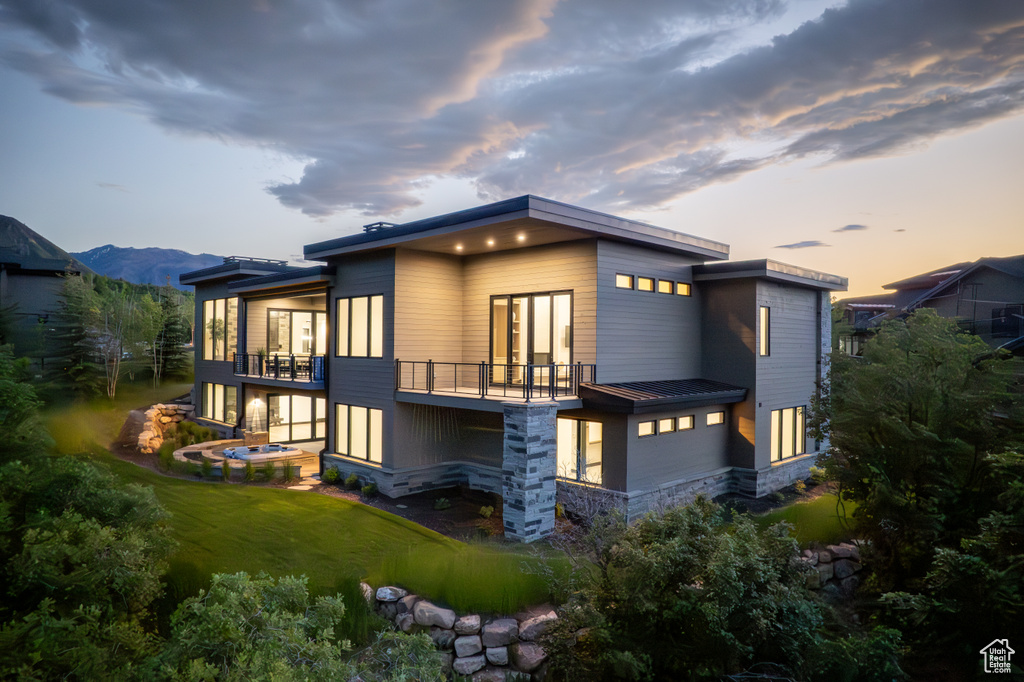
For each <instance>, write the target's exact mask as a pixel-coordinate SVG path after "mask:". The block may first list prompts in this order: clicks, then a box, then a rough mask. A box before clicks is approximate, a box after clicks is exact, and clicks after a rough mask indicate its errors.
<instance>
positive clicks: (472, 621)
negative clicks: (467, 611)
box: [455, 614, 480, 635]
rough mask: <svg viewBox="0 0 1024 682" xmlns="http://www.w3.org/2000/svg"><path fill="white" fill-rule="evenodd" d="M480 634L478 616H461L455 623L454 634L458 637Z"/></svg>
mask: <svg viewBox="0 0 1024 682" xmlns="http://www.w3.org/2000/svg"><path fill="white" fill-rule="evenodd" d="M478 632H480V616H478V615H476V614H473V615H469V616H463V617H462V618H459V619H458V620H457V621H455V633H456V634H459V635H475V634H477V633H478Z"/></svg>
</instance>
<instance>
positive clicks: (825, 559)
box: [818, 549, 832, 564]
mask: <svg viewBox="0 0 1024 682" xmlns="http://www.w3.org/2000/svg"><path fill="white" fill-rule="evenodd" d="M831 562H832V552H830V551H828V550H827V549H823V550H821V551H820V552H818V563H819V564H827V563H831Z"/></svg>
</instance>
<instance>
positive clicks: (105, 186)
mask: <svg viewBox="0 0 1024 682" xmlns="http://www.w3.org/2000/svg"><path fill="white" fill-rule="evenodd" d="M96 186H97V187H102V188H103V189H113V190H117V191H118V192H129V191H130V190H129V189H128V188H127V187H125V186H124V185H115V184H114V183H112V182H99V181H97V182H96Z"/></svg>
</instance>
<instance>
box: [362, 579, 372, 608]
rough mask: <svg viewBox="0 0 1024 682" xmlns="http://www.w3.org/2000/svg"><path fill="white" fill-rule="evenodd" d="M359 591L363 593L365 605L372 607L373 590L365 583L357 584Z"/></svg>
mask: <svg viewBox="0 0 1024 682" xmlns="http://www.w3.org/2000/svg"><path fill="white" fill-rule="evenodd" d="M359 589H361V590H362V591H363V599H365V600H366V603H367V604H369V605H370V606H373V588H372V587H370V586H369V585H368V584H367V583H359Z"/></svg>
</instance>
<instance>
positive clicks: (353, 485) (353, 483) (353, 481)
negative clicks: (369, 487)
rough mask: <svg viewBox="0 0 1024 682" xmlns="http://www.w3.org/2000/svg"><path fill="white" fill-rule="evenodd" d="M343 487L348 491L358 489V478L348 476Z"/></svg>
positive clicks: (352, 475)
mask: <svg viewBox="0 0 1024 682" xmlns="http://www.w3.org/2000/svg"><path fill="white" fill-rule="evenodd" d="M345 487H346V488H348V489H349V490H358V489H359V476H357V475H356V474H349V475H348V478H346V479H345Z"/></svg>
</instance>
